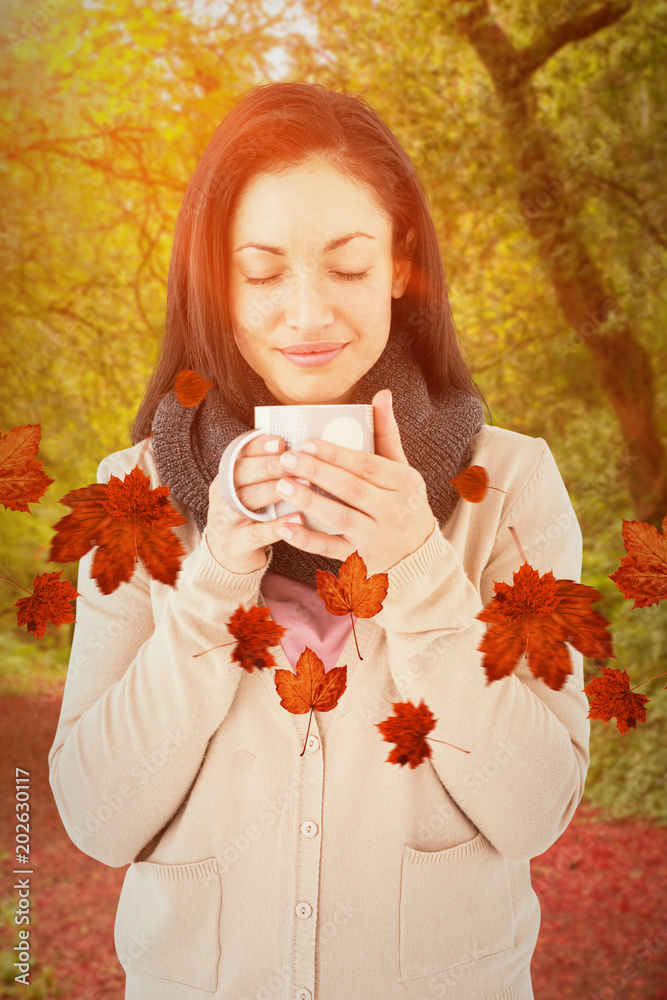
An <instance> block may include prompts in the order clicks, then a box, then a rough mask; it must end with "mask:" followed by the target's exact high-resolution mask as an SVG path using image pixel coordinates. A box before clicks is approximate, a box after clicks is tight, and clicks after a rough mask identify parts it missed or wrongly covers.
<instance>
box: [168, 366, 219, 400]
mask: <svg viewBox="0 0 667 1000" xmlns="http://www.w3.org/2000/svg"><path fill="white" fill-rule="evenodd" d="M214 384H215V383H214V382H209V381H208V379H205V378H204V377H203V376H202V375H200V374H199V372H196V371H194V370H193V369H192V368H184V369H183V370H182V371H180V372H179V373H178V375H177V376H176V378H175V380H174V392H175V393H176V399H177V400H178V401H179V403H180V404H181V406H196V405H197V403H201V401H202V399H204V397H205V396H206V393H207V392H208V390H209V389H212V388H213V386H214Z"/></svg>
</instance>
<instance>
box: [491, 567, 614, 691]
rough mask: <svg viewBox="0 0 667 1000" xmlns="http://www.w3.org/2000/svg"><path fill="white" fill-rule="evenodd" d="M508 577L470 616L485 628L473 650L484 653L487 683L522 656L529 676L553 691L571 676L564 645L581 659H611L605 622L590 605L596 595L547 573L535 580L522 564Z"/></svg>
mask: <svg viewBox="0 0 667 1000" xmlns="http://www.w3.org/2000/svg"><path fill="white" fill-rule="evenodd" d="M513 578H514V583H513V584H508V583H497V582H496V581H495V580H494V582H493V589H494V596H493V597H492V598H491V600H490V601H489V603H488V604H487V605H486V606H485V607H484V608H483V609H482V611H480V612H479V614H478V615H476V617H477V618H478V619H479V620H480V621H483V622H488V623H489V624H490V625H491V627H490V628H488V629H487V630H486V632H485V634H484V635H483V636H482V639H481V641H480V644H479V646H478V647H477V649H478V650H479V651H480V652H483V653H484V654H485V655H484V659H483V662H482V665H483V667H484V669H485V671H486V676H487V683H489V682H491V681H495V680H499V679H500V678H501V677H507V676H508V675H509V674H510V673H511V672H512V671H513V670H514V668H515V666H516V665H517V663H518V661H519V657H520V656H521V653H523V654H524V657H528V658H529V666H530V669H531V671H532V673H533V674H534V676H535V677H541V678H542V680H543V681H544V682H545V684H547V685H548V686H549V687H550V688H552V689H553V690H554V691H559V690H560V689H561V688H562V686H563V684H564V683H565V678H566V677H567V675H568V674H570V673H572V660H571V659H570V654H569V651H568V649H567V646H566V645H565V643H566V642H569V643H570V644H571V645H572V646H574V647H575V649H578V650H579V652H580V653H583V654H584V656H591V657H595V658H597V659H607V658H608V657H613V656H615V653H614V652H613V646H612V639H611V636H610V635H609V633H608V631H607V629H606V627H605V626H606V625H608V624H609V622H608V621H607V619H606V618H603V617H602V615H601V614H600V612H599V611H594V610H593V609H592V608H591V607H590V604H591V603H592V602H593V601H599V600H601V599H602V594H600V593H599V591H597V590H595V589H594V588H593V587H587V586H585V585H584V584H580V583H576V582H575V581H574V580H556V579H555V577H554V575H553V573H552V572H551V570H549V571H548V572H546V573H543V574H542V576H540V575H539V574H538V572H537V570H535V569H533V567H532V566H529V564H528V563H527V562H524V563H523V565H522V566H521V568H520V569H519V570H518V571H517V572H515V573H513Z"/></svg>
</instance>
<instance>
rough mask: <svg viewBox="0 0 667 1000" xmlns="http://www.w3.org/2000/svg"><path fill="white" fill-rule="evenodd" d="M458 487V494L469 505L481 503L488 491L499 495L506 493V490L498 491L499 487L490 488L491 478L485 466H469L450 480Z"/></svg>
mask: <svg viewBox="0 0 667 1000" xmlns="http://www.w3.org/2000/svg"><path fill="white" fill-rule="evenodd" d="M449 482H450V483H452V485H453V486H455V487H456V492H457V493H458V494H459V496H462V497H463V499H464V500H468V501H469V503H480V502H481V501H482V500H483V499H484V497H485V496H486V491H487V490H497V491H498V493H505V492H506V490H501V489H498V487H497V486H489V476H488V473H487V471H486V469H485V468H484V466H483V465H469V466H468V467H467V468H465V469H463V471H462V472H459V474H458V476H454V478H453V479H450V480H449Z"/></svg>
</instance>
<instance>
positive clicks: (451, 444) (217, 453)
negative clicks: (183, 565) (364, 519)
mask: <svg viewBox="0 0 667 1000" xmlns="http://www.w3.org/2000/svg"><path fill="white" fill-rule="evenodd" d="M241 360H242V365H243V366H244V368H245V372H246V375H247V378H248V380H249V382H250V384H251V385H252V389H253V398H254V400H255V405H256V406H279V405H280V403H279V401H278V400H277V399H275V397H274V396H273V395H272V394H271V393H270V392H269V390H268V389H267V387H266V385H265V383H264V381H263V379H262V378H261V377H260V376H259V375H258V374H257V373H256V372H255V371H254V370H253V369H252V368H251V367H250V365H248V364H247V362H246V361H245V359H244V358H242V359H241ZM231 388H232V391H233V392H234V393H235V395H237V397H238V392H237V390H236V387H235V386H234V385H232V386H231ZM387 388H388V389H391V392H392V403H393V410H394V416H395V417H396V421H397V423H398V428H399V432H400V437H401V443H402V445H403V450H404V452H405V456H406V458H407V460H408V462H409V463H410V465H411V466H413V468H415V469H417V470H418V471H419V472H420V473H421V475H422V477H423V479H424V482H425V484H426V491H427V496H428V502H429V505H430V507H431V510H432V511H433V513H434V515H435V517H436V519H437V521H438V524H439V526H440V527H442V526H443V525H444V524H445V523H446V521H447V520H448V518H449V516H450V515H451V513H452V511H453V510H454V507H455V506H456V503H457V501H458V499H459V494H458V493H457V491H456V489H455V488H454V486H452V484H451V483H450V482H449V480H450V479H452V478H453V477H454V476H456V475H458V473H459V472H461V471H462V469H464V468H465V467H466V466H467V465H469V464H470V458H471V450H470V437H471V435H473V434H476V433H477V431H478V430H479V429H480V427H482V426H483V424H484V422H485V421H484V410H483V407H482V404H481V402H480V400H479V399H478V398H477V397H476V396H471V395H469V394H468V393H466V392H463V391H461V390H458V389H456V390H454V389H452V390H446V391H443V392H438V393H435V394H432V393H431V392H430V391H429V389H428V387H427V385H426V380H425V378H424V374H423V372H422V369H421V367H420V365H419V363H418V361H417V359H416V357H415V355H414V354H413V352H412V351H411V350H410V348H409V347H408V346H405V345H404V344H403V343H402V342H401V340H400V338H399V337H397V336H396V335H395V334H394V333H393V331H392V333H390V336H389V338H388V340H387V344H386V345H385V349H384V351H383V352H382V354H381V355H380V357H379V358H378V360H377V361H376V362H375V364H374V365H373V366H372V368H370V369H369V370H368V371H367V372H366V374H365V375H363V376H362V377H361V379H360V380H359V382H357V384H356V386H355V390H354V395H353V397H352V399H351V400H350V402H351V403H371V402H372V399H373V396H374V395H375V393H376V392H379V391H380V390H381V389H387ZM239 401H240V398H239ZM251 429H252V426H251V425H250V424H246V423H244V422H243V421H242V420H240V419H239V418H238V417H236V416H234V415H233V414H232V413H231V412H230V411H229V409H228V407H227V405H226V403H225V401H224V399H223V397H222V394H221V393H220V392H219V390H218V389H217V388H215V387H214V388H212V389H209V391H208V393H207V395H206V396H205V398H204V399H203V401H202V402H201V403H199V404H198V405H196V406H192V407H183V406H181V404H180V403H179V402H178V400H177V399H176V396H175V394H174V393H168V394H167V395H165V396H163V397H162V399H161V400H160V402H159V404H158V407H157V410H156V413H155V416H154V418H153V426H152V430H153V436H152V447H153V456H154V459H155V464H156V466H157V470H158V473H159V475H160V479H161V480H162V482H163V483H165V484H168V486H169V491H170V496H173V497H176V498H177V499H178V500H179V501H180V502H181V503H182V504H183V505H185V506H186V507H187V508H189V510H190V512H191V515H192V517H193V519H194V521H195V523H196V525H197V527H198V529H199V531H200V533H202V532H203V531H204V528H205V527H206V520H207V516H208V490H209V486H210V484H211V482H212V480H213V479H214V478H215V477H216V476H217V474H218V466H219V463H220V458H221V456H222V453H223V451H224V450H225V448H226V447H227V445H228V444H229V443H230V442H231V441H232V440H233V439H234V438H235V437H238V435H239V434H243V432H244V431H247V430H251ZM285 474H286V475H287V473H285ZM272 548H273V556H272V559H271V572H273V573H279V574H280V575H282V576H286V577H289V578H290V579H292V580H300V581H302V582H304V583H307V584H310V585H311V586H312V587H315V585H316V573H315V570H316V569H322V570H329V572H331V573H338V570H339V568H340V566H341V565H342V561H341V560H340V559H331V558H325V557H324V556H321V555H318V554H317V553H312V552H303V551H302V550H301V549H298V548H295V547H294V546H293V545H290V544H289V543H288V542H287V541H284V540H282V539H281V540H277V541H275V542H273V544H272Z"/></svg>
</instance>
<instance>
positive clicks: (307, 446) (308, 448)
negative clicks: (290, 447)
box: [299, 441, 317, 455]
mask: <svg viewBox="0 0 667 1000" xmlns="http://www.w3.org/2000/svg"><path fill="white" fill-rule="evenodd" d="M299 451H305V452H306V454H307V455H314V454H315V452H316V451H317V448H316V447H315V445H314V444H313V442H312V441H304V442H303V444H300V445H299Z"/></svg>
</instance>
